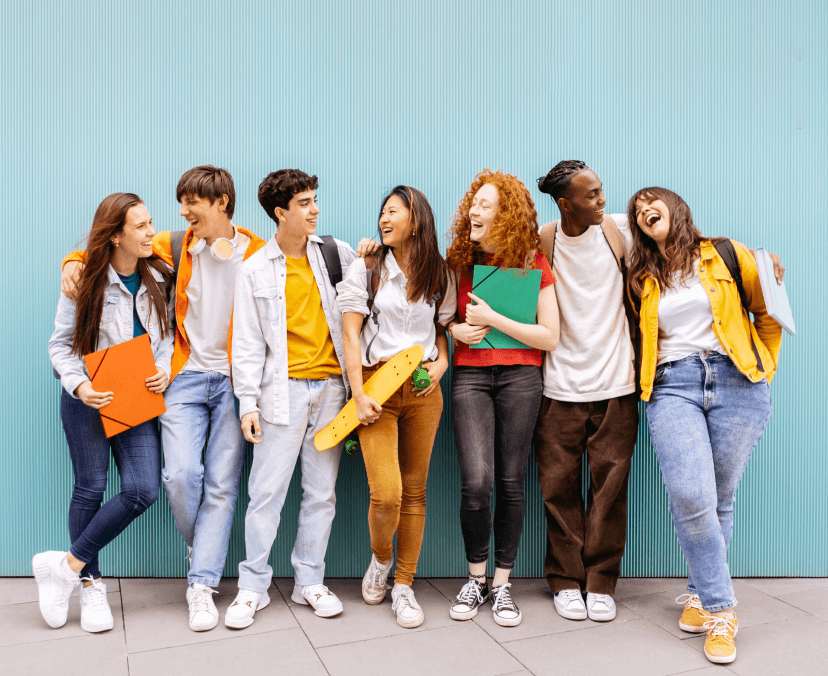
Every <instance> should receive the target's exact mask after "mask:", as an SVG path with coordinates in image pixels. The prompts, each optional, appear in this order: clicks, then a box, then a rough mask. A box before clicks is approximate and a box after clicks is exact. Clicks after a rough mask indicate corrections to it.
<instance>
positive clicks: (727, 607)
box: [702, 599, 738, 613]
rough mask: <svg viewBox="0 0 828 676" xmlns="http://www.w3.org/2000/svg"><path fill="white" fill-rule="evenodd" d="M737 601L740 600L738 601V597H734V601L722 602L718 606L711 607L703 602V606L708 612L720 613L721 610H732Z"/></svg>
mask: <svg viewBox="0 0 828 676" xmlns="http://www.w3.org/2000/svg"><path fill="white" fill-rule="evenodd" d="M737 603H738V601H736V599H733V601H728V602H726V603H720V604H719V605H717V606H710V607H709V608H708V607H707V606H705V605H704V604H702V606H703V607H704V609H705V610H706V611H707V612H708V613H718V612H719V611H720V610H730V609H731V608H735V607H736V604H737Z"/></svg>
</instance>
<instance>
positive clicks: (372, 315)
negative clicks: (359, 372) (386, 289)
mask: <svg viewBox="0 0 828 676" xmlns="http://www.w3.org/2000/svg"><path fill="white" fill-rule="evenodd" d="M365 272H366V275H365V280H366V287H367V289H368V311H369V314H368V316H366V317H365V319H363V320H362V328H363V330H364V329H365V324H367V323H368V321H369V320H370V321H372V322H374V326H376V327H377V332H376V333H375V334H374V337H373V338H371V342H370V343H368V345H367V346H366V347H365V361H368V362H370V361H371V359H370V355H371V346H372V345H373V344H374V341H375V340H376V339H377V336H378V335H379V313H380V309H379V308H378V307H377V306H376V305H375V304H374V297H375V296H376V289H375V288H374V286H377V287H379V281H380V279H379V276H375V275H374V271H373V270H372V269H371V268H369V267H368V266H367V265H366V266H365ZM375 277H376V279H375Z"/></svg>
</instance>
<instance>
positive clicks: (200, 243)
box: [187, 237, 236, 261]
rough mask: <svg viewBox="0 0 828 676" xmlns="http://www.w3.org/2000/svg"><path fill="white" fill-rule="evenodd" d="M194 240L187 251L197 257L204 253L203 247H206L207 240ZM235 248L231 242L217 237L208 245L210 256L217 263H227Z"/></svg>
mask: <svg viewBox="0 0 828 676" xmlns="http://www.w3.org/2000/svg"><path fill="white" fill-rule="evenodd" d="M194 240H195V241H194V242H193V243H192V244H190V246H189V248H188V249H187V251H189V252H190V253H191V254H192V255H193V256H197V255H198V254H200V253H201V252H202V251H204V247H205V246H207V240H206V239H198V238H194ZM235 247H236V245H235V244H233V242H232V241H231V240H229V239H227V238H226V237H219V238H218V239H217V240H215V241H214V242H213V243H212V244H211V245H210V254H211V255H212V256H213V258H215V259H216V260H217V261H229V260H230V259H231V258H232V257H233V249H235Z"/></svg>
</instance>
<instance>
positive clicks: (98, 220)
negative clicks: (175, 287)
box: [72, 192, 171, 355]
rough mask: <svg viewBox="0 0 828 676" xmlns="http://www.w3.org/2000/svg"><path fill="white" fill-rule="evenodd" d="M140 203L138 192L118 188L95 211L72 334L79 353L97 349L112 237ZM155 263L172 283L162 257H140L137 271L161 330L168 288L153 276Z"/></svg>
mask: <svg viewBox="0 0 828 676" xmlns="http://www.w3.org/2000/svg"><path fill="white" fill-rule="evenodd" d="M137 204H143V201H142V200H141V198H140V197H138V195H134V194H133V193H129V192H116V193H114V194H112V195H109V197H106V198H104V200H103V202H101V203H100V204H99V205H98V209H97V211H95V218H93V219H92V228H91V230H90V231H89V241H88V243H87V245H86V266H85V267H84V268H83V273H81V278H80V281H79V282H78V295H77V307H76V309H75V330H74V332H73V334H72V351H73V352H74V353H75V354H78V355H85V354H89V353H90V352H94V351H95V350H96V349H97V344H98V334H99V329H100V324H101V314H102V313H103V302H104V291H105V290H106V287H107V286H108V281H107V279H108V276H109V260H110V258H111V257H112V252H113V250H114V245H113V244H112V237H113V236H114V235H117V234H118V233H120V232H121V231H122V230H123V227H124V221H125V220H126V214H127V211H129V210H130V209H131V208H132V207H134V206H136V205H137ZM150 267H154V268H155V269H156V270H158V271H159V272H160V273H161V274H162V275H163V277H164V286H165V287H167V289H168V288H169V287H170V286H171V285H170V281H171V275H170V273H169V270H168V269H167V268H166V266H165V265H164V264H163V263H162V262H161V261H159V260H156V259H148V258H139V259H138V272H139V274H140V275H141V280H142V281H143V282H144V284H146V285H147V290H148V291H149V294H150V299H151V300H152V305H153V307H154V308H155V314H156V315H157V317H158V323H159V326H160V327H161V331H162V333H166V332H167V331H168V330H169V322H168V318H167V293H168V292H167V289H165V288H163V287H162V286H161V285H160V284H159V283H158V282H157V281H156V280H155V277H153V276H152V272H151V271H150Z"/></svg>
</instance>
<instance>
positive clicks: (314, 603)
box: [290, 584, 343, 617]
mask: <svg viewBox="0 0 828 676" xmlns="http://www.w3.org/2000/svg"><path fill="white" fill-rule="evenodd" d="M290 598H291V599H292V600H293V602H294V603H298V604H300V605H303V606H310V607H311V608H313V611H314V613H313V614H314V615H317V616H319V617H333V616H334V615H339V613H341V612H342V610H343V608H342V601H340V600H339V599H338V598H336V594H334V593H333V592H332V591H329V590H328V588H327V587H326V586H325V585H324V584H312V585H308V586H307V587H303V586H302V585H298V584H295V585H293V594H291V596H290Z"/></svg>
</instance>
